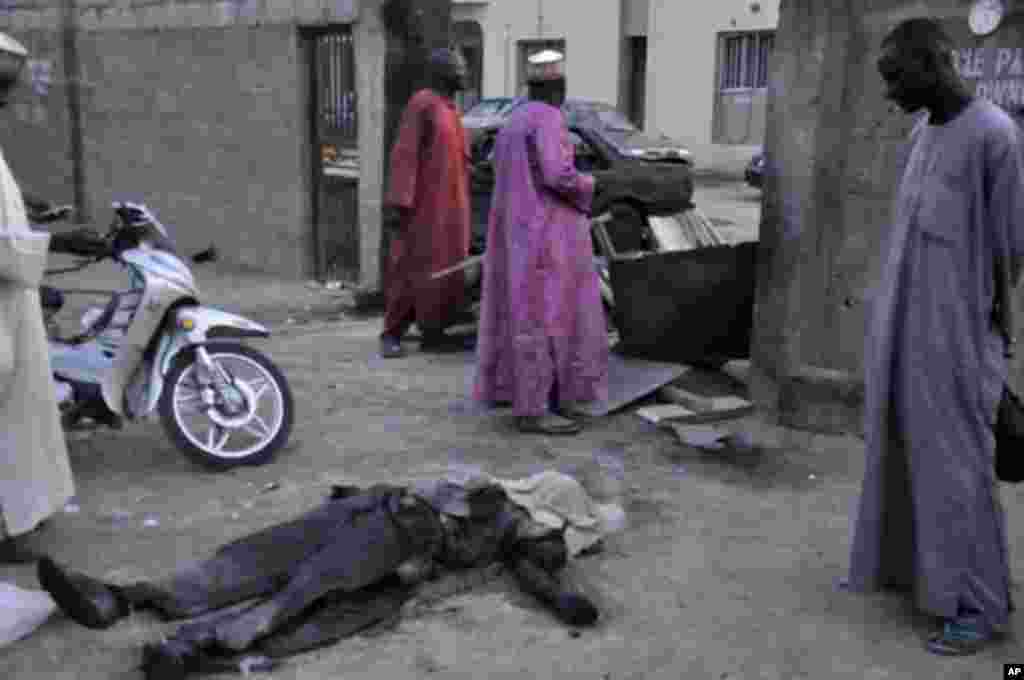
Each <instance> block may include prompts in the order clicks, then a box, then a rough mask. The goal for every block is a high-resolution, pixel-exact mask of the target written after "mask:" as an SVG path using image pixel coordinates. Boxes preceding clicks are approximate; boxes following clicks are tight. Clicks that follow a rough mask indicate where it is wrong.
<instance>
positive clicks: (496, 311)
mask: <svg viewBox="0 0 1024 680" xmlns="http://www.w3.org/2000/svg"><path fill="white" fill-rule="evenodd" d="M535 56H537V57H539V58H537V59H531V73H530V80H529V89H530V99H531V100H532V101H530V102H529V103H527V104H526V105H524V106H522V107H520V108H519V109H517V111H516V112H515V113H514V114H513V115H512V116H511V117H510V119H509V120H508V121H507V122H506V124H505V126H504V128H503V129H502V131H501V132H500V133H499V135H498V138H497V141H496V143H495V151H494V166H495V190H494V198H493V201H492V207H491V215H490V225H489V228H488V235H487V251H486V254H485V256H484V266H483V271H484V275H483V276H484V278H483V294H482V295H483V297H482V300H481V310H480V327H479V332H478V345H477V347H478V367H477V376H476V385H475V388H474V396H475V397H476V399H478V400H480V401H484V402H488V403H491V404H495V403H502V402H505V403H509V402H510V403H512V405H513V406H514V409H515V414H516V416H518V420H517V422H518V425H519V428H520V430H522V431H524V432H535V433H542V434H574V433H576V432H579V430H580V426H579V424H578V422H576V421H575V420H573V419H571V418H569V417H566V416H567V415H571V413H572V405H573V404H579V403H583V402H589V401H595V400H603V399H605V398H607V379H608V333H607V326H606V324H605V317H604V309H603V307H602V306H601V296H600V290H599V284H598V277H597V271H596V269H595V267H594V260H593V250H592V245H591V238H590V226H589V218H588V212H589V210H590V204H591V201H592V199H593V196H594V178H593V177H591V176H589V175H583V174H580V173H579V172H577V170H576V168H575V166H574V165H573V160H574V159H573V148H572V145H571V144H570V142H569V135H568V130H567V128H566V125H565V121H564V119H563V117H562V112H561V110H560V108H559V106H560V105H561V103H562V101H563V100H564V92H565V79H564V76H563V75H562V71H561V63H562V57H561V55H560V54H558V53H552V52H546V53H541V54H540V55H535Z"/></svg>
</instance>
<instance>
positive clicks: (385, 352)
mask: <svg viewBox="0 0 1024 680" xmlns="http://www.w3.org/2000/svg"><path fill="white" fill-rule="evenodd" d="M380 355H381V357H382V358H384V359H399V358H401V357H404V356H405V349H404V348H403V347H402V341H401V340H400V339H399V338H395V337H392V336H390V335H382V336H381V338H380Z"/></svg>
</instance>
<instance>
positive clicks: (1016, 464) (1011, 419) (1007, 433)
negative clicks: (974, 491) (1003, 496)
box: [995, 385, 1024, 484]
mask: <svg viewBox="0 0 1024 680" xmlns="http://www.w3.org/2000/svg"><path fill="white" fill-rule="evenodd" d="M995 432H996V477H998V478H999V480H1000V481H1003V482H1011V483H1014V484H1016V483H1019V482H1024V405H1022V404H1021V401H1020V397H1018V396H1017V395H1016V394H1015V393H1014V392H1013V390H1011V389H1010V387H1009V386H1008V385H1007V386H1005V387H1004V388H1003V398H1002V399H1001V400H1000V402H999V413H998V416H997V418H996V430H995Z"/></svg>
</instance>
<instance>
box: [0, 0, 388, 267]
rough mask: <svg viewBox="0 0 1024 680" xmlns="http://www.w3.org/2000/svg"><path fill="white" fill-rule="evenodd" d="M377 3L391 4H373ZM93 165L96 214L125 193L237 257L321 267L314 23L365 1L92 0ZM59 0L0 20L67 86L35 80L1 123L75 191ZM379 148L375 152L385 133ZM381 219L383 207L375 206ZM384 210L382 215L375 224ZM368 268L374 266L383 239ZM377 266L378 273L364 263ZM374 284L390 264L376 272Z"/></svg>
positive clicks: (373, 74)
mask: <svg viewBox="0 0 1024 680" xmlns="http://www.w3.org/2000/svg"><path fill="white" fill-rule="evenodd" d="M364 4H365V5H366V6H365V7H363V13H364V14H366V13H368V11H369V8H372V7H373V6H375V5H377V4H379V2H368V3H364ZM81 5H82V6H81V10H80V15H79V20H80V23H81V27H82V31H81V34H80V39H79V44H80V47H79V51H80V59H81V69H82V79H83V81H84V87H83V102H82V107H83V111H84V115H83V127H84V136H85V156H86V158H85V175H86V180H87V190H88V197H89V199H90V203H91V206H92V213H93V218H94V219H95V220H96V221H97V222H98V223H99V224H101V225H104V224H105V223H106V221H107V220H108V219H109V215H110V213H109V205H110V202H111V201H112V200H116V199H118V198H126V197H131V198H137V199H140V200H144V201H145V202H146V203H147V204H149V205H150V206H151V207H153V208H154V209H155V210H156V212H157V214H158V215H159V216H160V217H161V218H162V220H163V221H165V222H166V224H167V225H168V226H170V227H171V228H172V229H173V233H174V235H175V237H176V240H177V241H178V243H179V245H180V246H182V249H183V250H184V251H185V252H189V251H192V250H196V249H199V248H202V247H205V246H206V245H208V244H209V243H210V242H211V241H214V242H216V243H217V244H218V245H219V246H220V250H221V251H222V253H223V255H224V258H225V259H226V260H227V261H229V262H230V263H232V264H235V265H238V266H242V267H247V268H252V269H256V270H261V271H268V272H274V273H278V274H281V275H285V276H288V277H303V276H309V275H310V274H311V268H312V261H313V257H312V248H313V246H314V244H313V235H312V230H311V222H312V220H311V210H312V202H311V187H310V181H311V174H312V173H311V170H312V165H311V154H310V148H309V129H308V110H307V106H308V99H307V92H306V88H307V79H308V75H307V70H306V69H307V65H306V64H305V63H304V51H303V50H300V38H299V31H298V28H299V26H300V25H303V26H305V25H319V24H323V23H325V22H352V21H356V20H358V19H359V18H360V6H359V5H358V4H357V2H356V0H331V1H330V2H327V1H324V2H321V1H320V0H316V1H307V0H303V1H298V2H286V1H284V0H246V1H242V2H233V3H223V2H193V3H179V2H157V3H152V2H148V3H147V2H130V3H125V2H118V3H114V2H108V1H107V0H103V1H102V2H97V1H96V0H90V1H88V2H82V3H81ZM374 21H375V17H373V16H372V15H371V16H370V17H369V18H367V20H366V21H364V22H362V25H361V26H360V25H358V24H357V29H356V36H357V47H356V49H357V54H359V55H360V56H357V66H358V68H359V84H360V95H361V98H360V113H361V119H360V128H361V130H360V141H361V147H362V148H363V149H364V150H366V153H364V155H363V158H362V168H363V172H364V173H366V175H367V182H366V185H365V187H364V189H365V190H364V191H361V203H362V204H363V205H362V206H361V207H362V208H363V210H364V211H365V214H364V216H363V219H362V220H361V221H362V222H363V223H364V224H366V223H367V222H368V221H369V223H370V226H369V227H368V228H369V230H370V231H371V232H372V233H369V234H367V235H366V236H367V237H368V238H363V239H362V240H363V241H364V242H367V241H370V242H374V241H373V236H374V234H376V240H377V241H379V192H380V180H379V176H380V167H381V159H380V156H381V153H380V149H379V144H380V134H379V130H375V128H374V121H375V116H376V113H375V111H376V109H377V107H379V106H380V90H381V78H382V73H383V70H382V68H381V65H380V63H379V62H380V59H381V58H382V55H383V53H384V48H383V43H384V39H383V37H382V36H381V35H380V31H379V28H377V27H375V25H374ZM59 25H60V24H59V14H58V12H57V9H56V2H52V1H51V2H45V3H36V4H24V5H22V4H16V5H15V6H14V7H13V9H11V10H9V11H8V12H7V13H6V14H3V15H0V30H6V31H8V32H10V33H11V34H12V35H14V36H15V37H16V38H18V39H20V40H22V41H24V42H25V43H26V45H27V46H28V47H29V49H30V51H31V52H32V56H33V58H35V59H39V60H44V61H48V62H51V67H52V74H53V76H54V81H55V82H54V83H53V84H52V85H51V86H50V88H49V92H48V93H47V94H45V95H40V94H39V93H37V92H33V91H32V90H31V89H29V88H26V89H25V90H24V91H23V92H22V93H21V94H20V96H19V101H18V102H17V103H16V104H15V105H14V107H13V110H12V112H11V113H12V114H13V116H12V118H13V120H12V122H11V124H10V125H8V126H5V127H4V128H3V132H2V133H0V134H2V135H3V137H2V138H0V143H2V144H3V149H4V153H5V154H6V156H7V158H8V161H9V162H10V164H11V166H12V167H13V169H14V171H15V173H16V174H17V175H18V177H19V179H20V181H21V182H22V183H23V184H24V185H25V186H27V187H30V188H32V189H34V190H36V191H37V192H38V193H41V194H43V195H45V196H48V197H51V198H53V199H55V200H59V201H68V202H70V200H71V198H72V186H71V181H70V179H71V164H70V161H69V159H68V148H69V145H68V133H67V130H68V121H67V114H66V110H67V107H66V100H65V95H66V88H65V87H64V84H65V81H64V75H63V62H62V58H63V53H62V50H61V46H60V34H59V32H58V31H59ZM375 144H376V149H375V146H374V145H375ZM375 215H376V216H377V217H376V218H375ZM374 220H375V221H374ZM366 250H367V251H368V252H367V253H365V254H364V257H366V258H369V260H370V262H369V264H370V265H371V266H370V267H369V270H368V271H369V272H375V271H376V269H377V268H376V257H375V255H371V254H370V253H369V251H370V250H371V249H370V248H367V249H366ZM364 269H366V268H365V267H364ZM367 275H368V276H369V282H370V283H371V284H372V283H373V280H374V279H375V278H376V274H374V273H368V274H367Z"/></svg>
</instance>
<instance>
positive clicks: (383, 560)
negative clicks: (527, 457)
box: [39, 482, 598, 680]
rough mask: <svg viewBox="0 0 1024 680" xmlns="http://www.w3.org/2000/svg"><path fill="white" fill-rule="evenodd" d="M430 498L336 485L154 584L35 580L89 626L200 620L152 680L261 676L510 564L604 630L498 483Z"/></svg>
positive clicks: (547, 532) (157, 653)
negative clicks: (432, 594) (475, 570)
mask: <svg viewBox="0 0 1024 680" xmlns="http://www.w3.org/2000/svg"><path fill="white" fill-rule="evenodd" d="M429 488H430V490H429V491H423V490H422V489H423V487H421V490H420V491H419V492H418V493H417V492H416V491H415V490H413V489H411V488H406V487H398V486H390V485H378V486H374V487H371V488H369V489H365V490H364V489H360V488H358V487H335V488H334V491H333V492H332V494H331V496H330V498H328V499H327V500H326V501H325V502H324V503H323V504H321V505H320V506H318V507H316V508H314V509H313V510H311V511H309V512H307V513H306V514H304V515H302V516H300V517H299V518H297V519H295V520H292V521H289V522H285V523H282V524H278V525H276V526H273V527H270V528H268V529H265V530H263V531H260V532H257V533H255V534H252V535H249V536H245V537H243V538H241V539H238V540H236V541H233V542H231V543H228V544H226V545H224V546H222V547H221V548H220V549H219V550H218V551H217V552H216V553H215V554H214V555H213V556H212V557H211V558H209V559H207V560H204V561H201V562H199V563H196V564H194V565H190V566H187V567H185V568H183V569H180V570H178V571H177V572H175V573H174V574H173V575H171V576H170V577H168V578H166V579H163V580H160V581H156V582H141V583H135V584H130V585H124V586H117V585H113V584H108V583H104V582H101V581H99V580H97V579H93V578H91V577H89V576H86V575H84V574H81V573H78V572H75V571H72V570H70V569H67V568H65V567H63V566H61V565H59V564H57V563H56V562H54V561H53V560H51V559H49V558H45V559H43V560H42V561H41V562H40V563H39V581H40V583H41V585H42V586H43V588H44V589H46V590H47V591H48V592H49V593H50V594H51V596H53V598H54V600H55V601H56V602H57V604H58V606H59V607H60V608H61V610H62V611H63V612H64V613H65V614H66V615H67V616H69V617H70V618H71V619H73V620H74V621H76V622H77V623H79V624H81V625H84V626H88V627H90V628H107V627H109V626H111V625H113V624H114V623H115V622H116V621H117V620H119V619H120V618H122V617H124V616H127V615H128V614H129V613H131V612H132V611H133V610H153V611H155V612H157V613H158V614H160V615H162V616H163V617H164V618H165V619H168V620H175V619H194V620H193V621H191V622H189V623H186V624H185V625H183V626H182V627H181V628H179V630H178V631H177V632H176V633H175V634H174V635H173V636H172V637H171V638H169V639H167V640H165V641H163V642H161V643H156V644H150V645H147V646H146V647H145V648H144V650H143V670H144V671H145V673H146V677H147V679H148V680H157V679H159V680H164V679H166V678H182V677H185V675H186V674H188V673H190V672H203V671H211V670H214V671H215V670H229V669H231V670H239V669H241V670H250V669H252V668H260V667H265V666H268V665H272V664H273V661H272V659H276V658H279V657H282V656H286V655H291V654H295V653H298V652H302V651H305V650H308V649H312V648H315V647H319V646H322V645H325V644H329V643H332V642H335V641H337V640H339V639H341V638H344V637H346V636H349V635H352V634H354V633H356V632H358V631H359V630H362V629H365V628H366V627H368V626H371V625H373V624H375V623H378V622H381V621H383V620H388V619H391V618H393V617H394V616H395V615H397V614H398V613H399V612H400V610H401V607H402V605H403V604H404V603H405V602H406V601H407V600H409V599H410V598H411V597H412V596H413V595H414V593H415V592H416V585H417V584H419V583H421V582H422V581H423V580H424V579H426V578H429V577H430V574H431V572H434V573H436V570H437V568H443V569H465V568H472V567H484V566H487V565H490V564H494V563H503V564H504V565H506V566H507V567H508V568H509V569H510V570H511V571H512V573H513V574H514V575H515V577H516V580H517V582H518V583H519V585H520V586H521V587H522V588H523V589H524V590H525V591H527V592H529V593H531V594H532V595H534V596H536V597H537V598H539V599H540V600H541V601H542V602H544V603H545V604H546V605H547V606H548V607H550V608H551V610H552V611H553V613H555V615H556V616H558V617H559V619H561V620H562V621H564V622H566V623H569V624H572V625H588V624H592V623H594V622H595V621H596V620H597V618H598V611H597V609H596V607H595V606H594V605H593V604H592V603H591V602H590V601H589V600H588V599H586V598H585V597H583V596H581V595H579V594H576V593H573V592H571V591H569V590H567V589H566V588H564V587H563V585H562V584H561V583H560V580H559V577H558V573H559V571H560V570H561V569H562V568H563V567H564V566H565V564H566V562H567V559H568V550H567V547H566V542H565V529H564V528H563V529H562V530H551V529H550V528H548V527H545V526H543V525H540V524H537V523H535V522H533V521H532V520H531V518H530V515H529V513H528V512H527V511H526V510H525V509H524V508H523V507H522V506H520V505H518V504H516V503H513V502H512V501H511V500H510V499H509V497H508V495H507V494H506V493H505V490H504V488H502V486H501V485H499V484H496V483H493V482H485V483H480V484H477V485H476V486H472V485H471V486H468V487H457V486H453V485H451V484H447V483H442V484H435V485H433V486H432V487H429ZM196 617H199V618H196Z"/></svg>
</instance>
